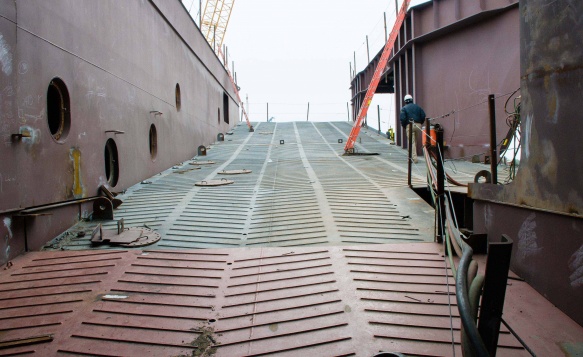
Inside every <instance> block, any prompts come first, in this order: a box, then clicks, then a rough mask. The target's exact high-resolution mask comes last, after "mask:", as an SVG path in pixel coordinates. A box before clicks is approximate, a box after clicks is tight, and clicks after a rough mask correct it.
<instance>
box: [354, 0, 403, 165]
mask: <svg viewBox="0 0 583 357" xmlns="http://www.w3.org/2000/svg"><path fill="white" fill-rule="evenodd" d="M409 2H410V0H404V1H403V4H402V5H401V10H399V13H398V14H397V19H396V20H395V25H394V26H393V29H392V30H391V35H390V36H389V39H388V40H387V43H386V44H385V49H384V50H383V53H382V55H381V59H380V61H379V64H378V65H377V68H376V69H375V71H374V75H373V76H372V80H371V81H370V85H369V86H368V90H367V91H366V95H365V97H364V103H363V104H362V106H361V107H360V110H359V112H358V118H357V119H356V121H355V122H354V126H353V127H352V130H351V131H350V135H349V136H348V140H347V141H346V146H344V154H353V153H354V143H355V142H356V139H357V138H358V134H359V133H360V128H361V126H362V121H363V120H364V117H365V116H366V113H367V112H368V107H370V102H371V101H372V97H373V96H374V94H375V92H376V90H377V87H378V86H379V82H380V80H381V75H382V74H383V71H384V69H385V67H386V66H387V62H388V61H389V56H390V55H391V50H392V49H393V45H394V44H395V41H396V40H397V35H398V34H399V29H400V28H401V25H402V24H403V21H404V20H405V15H406V14H407V8H409Z"/></svg>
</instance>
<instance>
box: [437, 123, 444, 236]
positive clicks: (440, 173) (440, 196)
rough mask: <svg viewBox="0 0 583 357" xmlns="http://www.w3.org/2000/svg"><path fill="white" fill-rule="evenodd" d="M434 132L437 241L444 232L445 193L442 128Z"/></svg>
mask: <svg viewBox="0 0 583 357" xmlns="http://www.w3.org/2000/svg"><path fill="white" fill-rule="evenodd" d="M435 134H436V139H437V143H436V145H435V150H436V151H437V205H438V206H437V207H436V209H437V210H438V211H437V219H438V221H437V236H436V237H435V238H436V241H437V243H441V242H443V236H444V234H445V232H444V231H443V227H444V225H445V215H444V212H445V204H444V194H445V168H444V167H443V128H441V127H439V128H435Z"/></svg>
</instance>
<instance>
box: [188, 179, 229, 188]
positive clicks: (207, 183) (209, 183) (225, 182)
mask: <svg viewBox="0 0 583 357" xmlns="http://www.w3.org/2000/svg"><path fill="white" fill-rule="evenodd" d="M232 183H235V181H233V180H227V179H220V180H207V181H204V180H203V181H198V182H197V183H195V184H194V185H195V186H225V185H230V184H232Z"/></svg>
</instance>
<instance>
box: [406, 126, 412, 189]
mask: <svg viewBox="0 0 583 357" xmlns="http://www.w3.org/2000/svg"><path fill="white" fill-rule="evenodd" d="M406 128H409V138H408V139H407V140H408V141H409V142H408V147H409V150H408V151H409V152H408V160H407V168H408V169H407V185H409V187H413V185H411V167H412V163H413V121H412V120H411V121H410V122H409V123H408V124H407V126H406Z"/></svg>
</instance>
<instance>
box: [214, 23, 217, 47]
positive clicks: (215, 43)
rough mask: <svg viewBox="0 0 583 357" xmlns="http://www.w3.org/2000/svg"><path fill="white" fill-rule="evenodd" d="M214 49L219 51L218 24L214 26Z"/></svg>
mask: <svg viewBox="0 0 583 357" xmlns="http://www.w3.org/2000/svg"><path fill="white" fill-rule="evenodd" d="M213 51H215V52H217V25H215V26H214V30H213Z"/></svg>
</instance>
